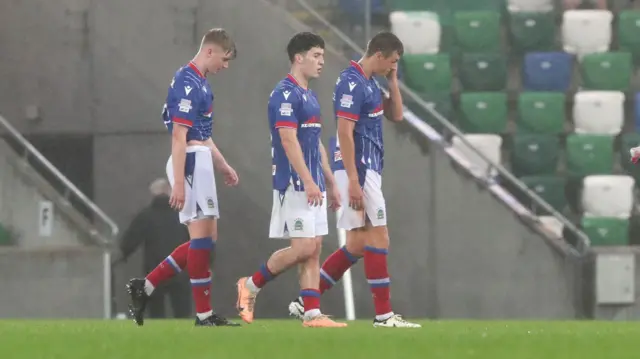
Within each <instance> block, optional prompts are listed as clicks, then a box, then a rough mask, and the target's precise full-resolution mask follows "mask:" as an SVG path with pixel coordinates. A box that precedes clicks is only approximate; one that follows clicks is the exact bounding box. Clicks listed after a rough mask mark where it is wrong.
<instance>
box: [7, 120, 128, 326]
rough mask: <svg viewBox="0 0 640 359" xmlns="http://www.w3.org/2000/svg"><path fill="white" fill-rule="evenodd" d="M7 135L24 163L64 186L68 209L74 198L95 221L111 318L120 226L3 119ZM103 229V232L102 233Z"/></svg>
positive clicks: (106, 315)
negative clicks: (113, 255)
mask: <svg viewBox="0 0 640 359" xmlns="http://www.w3.org/2000/svg"><path fill="white" fill-rule="evenodd" d="M1 130H4V131H6V134H8V135H9V136H10V139H11V140H13V141H14V142H17V143H18V144H19V145H20V146H21V147H22V149H23V151H24V152H23V153H22V155H23V156H24V159H25V160H26V159H29V158H33V159H35V160H36V161H37V163H38V165H39V166H42V168H44V169H45V170H47V171H48V172H49V173H50V174H51V175H53V176H54V177H55V179H56V180H57V181H58V182H59V183H60V184H61V185H62V186H63V188H64V190H63V193H62V195H63V198H64V199H65V201H66V203H65V204H66V205H71V201H70V199H71V198H73V197H75V198H76V199H77V200H78V201H80V203H81V204H82V205H83V206H84V207H86V208H87V209H88V210H89V211H90V212H91V213H92V214H93V215H94V216H95V217H94V218H89V219H88V220H89V223H90V224H91V229H90V231H89V233H88V234H89V235H90V236H91V237H92V238H94V239H97V240H98V242H99V244H100V245H102V246H103V247H104V255H103V268H104V269H103V270H104V277H103V280H104V283H103V290H104V318H105V319H108V318H111V304H112V303H111V300H112V298H111V252H110V251H111V249H110V245H112V244H113V243H114V240H115V238H117V236H118V233H119V229H118V225H117V224H116V223H115V222H114V221H113V220H112V219H111V218H109V216H107V214H106V213H104V212H103V211H102V210H101V209H100V208H99V207H98V206H97V205H96V204H95V203H94V202H93V201H91V200H90V199H89V198H88V197H87V196H86V195H85V194H84V193H82V191H80V190H79V189H78V187H76V186H75V185H74V184H73V183H72V182H71V181H69V179H68V178H67V177H66V176H65V175H63V174H62V173H61V172H60V171H59V170H58V169H57V168H56V167H55V166H54V165H53V164H51V162H49V160H47V158H46V157H45V156H44V155H43V154H42V153H40V151H38V150H37V149H36V148H35V147H34V146H33V145H32V144H31V143H30V142H29V141H28V140H27V139H26V138H25V137H24V136H22V134H21V133H20V132H19V131H18V130H17V129H16V128H14V127H13V126H12V125H11V124H10V123H9V121H7V120H6V119H5V118H4V117H2V116H0V133H2V132H4V131H1ZM95 219H99V220H100V221H101V222H102V223H101V224H102V226H96V225H95ZM100 229H102V230H100Z"/></svg>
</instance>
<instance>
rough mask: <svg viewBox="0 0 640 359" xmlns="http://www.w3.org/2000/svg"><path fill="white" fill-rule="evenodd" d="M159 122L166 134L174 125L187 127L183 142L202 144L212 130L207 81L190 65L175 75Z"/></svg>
mask: <svg viewBox="0 0 640 359" xmlns="http://www.w3.org/2000/svg"><path fill="white" fill-rule="evenodd" d="M162 120H163V121H164V124H165V126H166V127H167V129H168V130H169V133H171V131H172V130H173V124H174V123H177V124H180V125H183V126H187V127H189V131H188V132H187V141H190V140H198V141H204V140H206V139H208V138H209V137H211V132H212V127H213V91H211V86H209V82H208V81H207V78H206V77H204V75H202V73H201V72H200V71H199V70H198V68H196V66H195V65H194V64H193V63H191V62H190V63H189V64H188V65H187V66H183V67H181V68H180V69H179V70H178V71H176V73H175V75H174V77H173V80H171V85H170V86H169V90H168V91H167V100H166V102H165V104H164V107H163V108H162Z"/></svg>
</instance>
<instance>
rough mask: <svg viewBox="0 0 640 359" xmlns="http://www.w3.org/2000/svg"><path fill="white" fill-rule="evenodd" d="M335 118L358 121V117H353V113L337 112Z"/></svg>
mask: <svg viewBox="0 0 640 359" xmlns="http://www.w3.org/2000/svg"><path fill="white" fill-rule="evenodd" d="M336 116H337V117H342V118H346V119H347V120H351V121H358V120H359V119H360V116H359V115H355V114H353V113H349V112H344V111H337V112H336Z"/></svg>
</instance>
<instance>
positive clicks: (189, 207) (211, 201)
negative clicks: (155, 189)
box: [167, 146, 220, 224]
mask: <svg viewBox="0 0 640 359" xmlns="http://www.w3.org/2000/svg"><path fill="white" fill-rule="evenodd" d="M184 176H185V184H184V208H182V211H180V223H184V224H186V223H189V222H193V221H196V220H199V219H203V218H220V212H219V210H218V194H217V192H216V178H215V176H214V172H213V158H212V157H211V150H210V149H209V148H208V147H206V146H188V147H187V158H186V161H185V171H184ZM167 178H168V179H169V183H170V184H171V187H173V184H174V183H175V181H174V178H173V162H172V161H171V157H169V160H168V161H167Z"/></svg>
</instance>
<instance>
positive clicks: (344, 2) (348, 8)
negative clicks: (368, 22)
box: [338, 0, 387, 16]
mask: <svg viewBox="0 0 640 359" xmlns="http://www.w3.org/2000/svg"><path fill="white" fill-rule="evenodd" d="M338 8H339V9H340V11H341V12H342V13H344V14H346V15H350V16H357V15H364V8H365V0H339V1H338ZM386 11H387V9H386V6H385V4H384V0H371V13H372V14H383V13H386Z"/></svg>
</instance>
